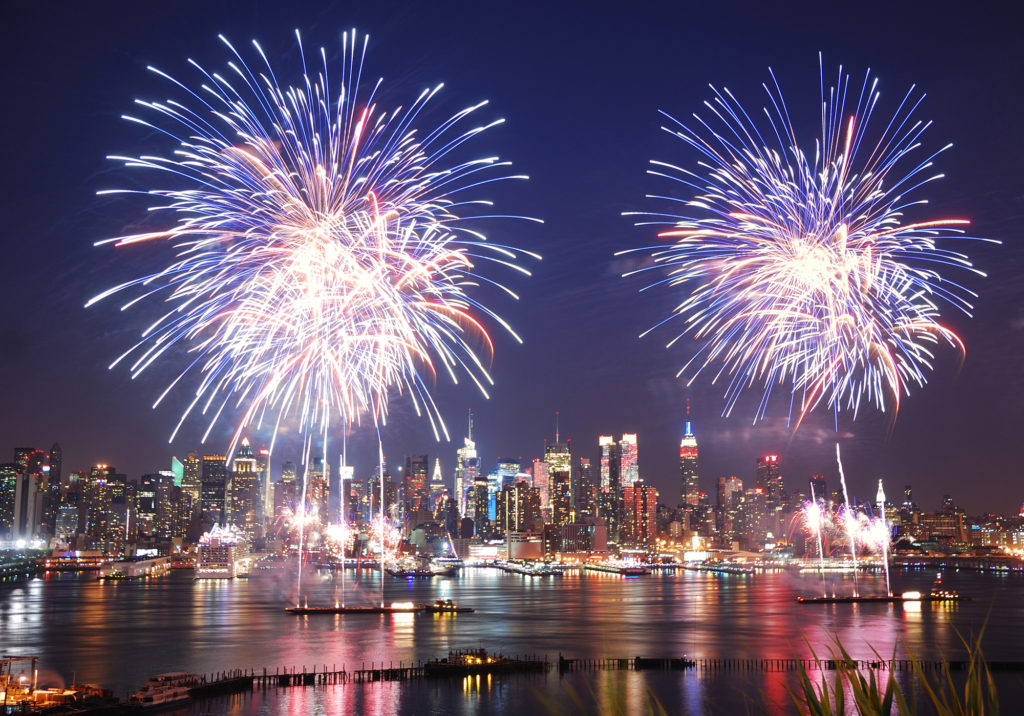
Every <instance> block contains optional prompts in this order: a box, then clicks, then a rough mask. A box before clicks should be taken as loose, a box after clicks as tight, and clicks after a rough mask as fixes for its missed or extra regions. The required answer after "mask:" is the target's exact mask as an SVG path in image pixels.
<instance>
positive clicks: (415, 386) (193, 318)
mask: <svg viewBox="0 0 1024 716" xmlns="http://www.w3.org/2000/svg"><path fill="white" fill-rule="evenodd" d="M296 38H297V39H298V41H299V51H300V52H299V54H300V56H301V58H302V64H303V73H302V74H301V76H299V78H298V82H297V83H295V84H294V85H282V84H278V81H277V78H276V75H275V72H274V70H273V68H272V65H271V62H270V61H269V60H268V59H267V57H266V55H265V54H264V53H263V50H262V49H261V48H260V46H259V45H258V44H256V43H255V42H254V43H253V47H254V49H255V52H256V54H257V56H258V58H259V63H258V64H259V66H257V67H250V66H249V65H247V64H246V62H245V60H244V59H243V56H242V54H241V53H239V52H238V51H237V50H236V49H235V48H234V47H233V46H232V45H231V44H230V43H229V42H228V41H227V40H226V39H224V38H221V39H222V41H223V42H224V44H225V45H226V46H227V48H228V49H229V50H230V52H231V54H232V56H233V59H232V61H231V62H229V63H228V69H227V70H226V72H225V73H223V74H221V73H216V72H209V71H207V70H205V69H203V68H202V67H200V66H199V65H198V64H197V63H195V62H193V61H190V64H191V65H192V66H193V68H194V69H195V70H196V71H197V72H198V73H199V77H200V82H199V87H198V88H197V89H194V90H193V89H190V86H189V85H188V84H186V83H184V82H179V81H178V80H175V79H174V78H172V77H171V76H169V75H167V74H165V73H163V72H161V71H159V70H153V71H154V72H156V73H157V74H158V75H160V76H161V77H163V78H164V79H166V80H168V81H169V82H170V83H172V85H173V86H174V87H175V89H176V90H177V91H178V92H179V94H180V95H181V96H182V98H183V99H168V100H166V101H162V102H159V101H141V100H139V101H137V104H138V105H139V107H140V109H141V110H142V115H141V117H125V118H126V119H128V120H130V121H132V122H135V123H138V124H141V125H144V126H146V127H149V128H152V129H153V130H155V131H156V132H158V133H160V135H163V136H166V137H167V138H169V140H170V142H171V144H172V146H171V148H170V149H169V150H168V151H167V152H166V153H165V154H163V155H162V156H139V157H112V158H113V159H115V160H118V161H121V162H123V163H124V165H125V166H127V167H131V168H133V169H141V170H146V171H149V172H157V173H159V174H161V175H163V176H164V178H165V179H166V180H167V184H168V185H170V186H171V187H174V188H157V189H150V190H145V191H126V190H114V191H112V192H101V193H134V194H142V195H143V196H144V197H145V199H146V200H147V202H148V204H149V207H148V208H149V210H150V211H151V212H152V214H151V215H152V216H153V217H154V218H153V221H154V222H155V223H156V224H157V225H158V228H154V229H153V230H151V231H146V232H144V233H137V234H132V235H127V236H120V237H117V238H113V239H108V240H107V241H102V242H99V243H113V244H115V245H116V246H126V245H131V244H138V243H146V242H155V241H162V242H170V243H171V244H172V245H173V246H174V247H175V250H176V257H175V259H174V260H173V262H171V263H170V264H169V265H167V266H166V267H165V268H163V269H162V270H159V271H157V272H155V273H152V274H148V275H144V276H140V277H138V278H135V279H133V280H131V281H128V282H126V283H123V284H121V285H118V286H115V287H113V288H111V289H109V290H107V291H105V292H103V293H101V294H100V295H98V296H96V297H95V298H93V299H92V300H91V301H90V302H89V305H91V304H92V303H95V302H96V301H99V300H101V299H104V298H107V297H109V296H111V295H114V294H123V293H125V292H128V293H130V294H131V298H129V299H128V300H127V301H126V303H125V304H124V305H123V306H122V310H123V309H125V308H128V307H130V306H132V305H133V304H135V303H137V302H140V301H142V302H145V303H154V302H156V301H162V305H163V306H164V307H165V308H164V309H163V313H162V315H160V316H159V317H158V318H156V320H155V321H153V322H152V324H151V325H149V327H148V328H146V329H145V330H144V331H143V332H142V336H141V339H140V340H139V342H138V343H136V344H135V345H134V346H132V347H131V348H130V349H129V350H128V351H126V352H125V353H124V354H123V355H122V356H121V357H120V358H118V359H117V360H116V361H114V363H113V365H112V366H111V367H113V366H115V365H118V364H119V363H121V362H123V361H125V362H129V363H130V367H131V373H132V377H133V378H134V377H136V376H138V375H139V374H141V373H142V372H143V371H145V370H146V369H147V368H149V367H150V366H152V365H153V364H154V363H157V362H158V361H161V360H163V359H164V358H165V356H166V355H167V354H168V353H170V352H176V353H177V352H180V351H182V350H184V351H186V352H187V354H188V356H189V358H188V361H187V366H186V367H185V368H184V370H182V371H181V372H180V373H179V374H178V375H177V377H176V378H175V379H174V380H173V381H171V383H170V385H169V386H168V387H167V389H166V390H165V391H164V392H163V394H162V395H161V396H160V397H159V399H158V400H157V401H156V405H159V403H160V401H161V400H163V399H164V397H165V396H166V395H167V394H168V393H169V392H171V390H172V389H174V388H175V386H177V385H178V384H179V383H180V382H181V381H182V379H183V378H185V377H186V376H188V377H189V378H190V379H193V380H194V381H195V383H196V387H195V389H194V393H193V396H192V399H191V403H190V405H189V406H188V408H187V409H186V410H185V411H184V413H183V414H182V416H181V419H180V421H179V422H178V425H177V427H176V428H175V430H174V433H177V431H178V429H179V428H180V427H181V425H182V423H183V422H184V421H185V420H186V419H187V418H188V417H189V415H191V414H193V413H197V412H198V413H201V414H202V415H203V416H205V418H204V419H205V421H206V423H207V424H208V427H207V430H206V435H209V432H210V429H212V427H213V426H214V424H215V423H216V421H217V419H218V418H219V416H220V415H221V414H222V413H223V412H225V411H227V412H228V413H238V414H240V416H241V417H240V419H239V420H238V421H237V428H236V434H235V438H234V441H237V440H238V437H239V435H240V433H241V431H242V429H243V428H245V427H247V426H255V427H257V428H259V427H261V426H264V425H269V427H270V428H271V429H272V430H273V433H274V434H275V435H276V434H277V429H278V427H279V426H280V425H281V424H282V423H283V422H284V421H286V420H288V421H292V422H293V424H295V425H297V426H298V430H299V431H300V432H301V433H303V434H307V435H309V434H315V433H317V432H322V433H323V434H326V432H327V430H328V429H329V427H330V426H331V425H332V424H334V425H339V424H340V425H342V426H346V425H349V424H353V423H357V422H359V421H360V419H361V417H362V416H366V415H369V416H371V417H372V420H373V421H374V422H375V423H378V424H379V423H381V422H383V421H384V420H385V419H386V414H387V408H388V399H389V396H390V395H391V394H392V393H394V392H396V391H397V392H400V393H407V394H409V395H410V396H411V397H412V402H413V404H414V407H415V409H416V412H417V413H418V414H420V413H423V412H425V413H426V414H427V415H428V416H429V419H430V422H431V426H432V428H433V429H434V434H435V436H438V437H440V434H442V433H443V434H444V435H445V437H447V431H446V430H445V427H444V423H443V421H442V420H441V419H440V416H439V415H438V412H437V409H436V407H435V405H434V403H433V400H432V398H431V394H430V387H431V386H432V385H433V382H434V380H435V378H436V376H437V373H439V372H444V373H447V374H448V375H449V376H450V377H451V379H452V380H453V381H455V382H457V381H458V378H459V376H460V375H468V376H469V377H470V378H471V379H472V380H473V381H474V382H475V383H476V385H477V386H479V388H480V390H481V391H482V392H483V393H484V395H486V393H487V391H486V386H487V385H489V384H491V383H492V380H491V377H490V375H489V373H488V365H489V361H490V359H491V356H492V349H493V346H492V343H491V340H490V338H489V336H488V333H487V330H486V328H485V323H496V324H498V325H500V326H502V327H503V328H505V329H507V330H508V331H509V332H510V333H511V335H512V336H513V337H515V338H516V340H519V338H518V336H517V335H516V334H515V332H514V331H512V329H511V328H510V327H509V326H508V324H507V323H506V322H505V321H504V320H503V319H502V318H501V317H500V316H498V315H497V314H496V313H495V312H494V311H492V310H491V309H490V308H488V307H487V306H485V305H483V304H482V303H481V302H480V301H479V300H478V299H476V298H474V297H473V296H472V295H471V293H472V291H473V289H475V288H476V287H478V286H479V285H480V284H481V283H487V284H489V285H495V286H498V287H499V288H501V289H502V290H504V291H505V292H506V293H508V294H510V295H512V296H513V297H515V294H514V293H513V292H512V291H511V290H509V289H507V288H505V287H504V286H501V285H500V284H497V283H495V282H494V281H492V280H491V279H488V278H485V277H483V276H482V275H480V273H479V272H478V271H477V269H478V267H479V266H480V265H481V264H482V263H485V264H496V265H501V266H502V267H505V268H510V269H513V270H514V271H518V272H521V273H524V274H527V273H528V272H527V271H526V270H525V269H524V268H522V267H521V266H519V265H518V263H517V261H518V260H519V259H520V258H521V257H522V255H523V254H527V253H528V252H522V251H518V250H515V249H512V248H510V247H507V246H503V245H499V244H495V243H492V242H490V241H488V240H487V239H486V237H485V236H484V235H483V234H481V233H480V232H479V230H478V229H477V228H476V223H477V221H476V220H477V219H481V218H491V217H492V216H493V215H491V214H489V208H488V207H489V202H487V201H484V200H482V199H475V198H473V197H471V196H470V194H472V193H473V192H472V190H474V189H477V188H479V187H480V186H481V185H483V184H487V183H490V182H495V181H500V180H504V179H519V178H525V177H521V176H516V175H511V174H509V173H508V171H507V167H508V163H507V162H502V161H499V160H498V159H497V158H496V157H484V158H480V159H472V160H469V161H462V162H460V161H457V160H455V159H454V157H455V156H457V154H458V153H459V152H460V151H461V150H460V148H461V145H463V144H464V143H465V142H467V141H469V140H471V139H473V138H474V137H476V135H478V134H480V133H481V132H483V131H485V130H486V129H488V128H489V127H492V126H494V125H495V124H499V123H500V122H501V120H498V121H495V122H491V123H489V124H485V125H482V126H475V127H472V128H467V126H466V123H467V122H468V121H470V119H469V118H470V117H471V116H472V115H474V114H475V113H476V112H477V111H478V110H479V109H480V108H481V107H483V106H484V104H486V103H481V104H478V105H475V106H472V107H468V108H466V109H464V110H462V111H460V112H458V113H456V114H455V115H454V116H452V117H450V118H448V119H446V120H444V121H443V122H441V123H440V124H439V125H437V126H431V127H429V128H427V129H426V130H422V129H417V127H416V125H417V123H419V122H421V121H422V117H421V113H422V112H423V110H424V108H425V107H426V105H427V104H428V103H429V102H430V101H431V100H432V99H433V98H434V96H435V95H436V94H437V92H438V91H439V90H440V86H438V87H436V88H433V89H428V90H425V91H424V92H422V93H421V94H420V95H419V96H418V97H416V98H415V100H414V101H413V102H412V103H411V104H410V105H409V106H408V108H402V107H396V108H395V109H393V110H386V109H382V108H381V106H380V105H379V104H378V95H379V94H380V93H381V87H382V83H381V81H377V82H376V84H374V85H373V86H372V89H371V90H370V91H369V92H362V94H361V85H362V84H363V83H362V69H363V58H364V56H365V52H366V46H367V41H368V38H367V37H363V38H358V37H357V35H356V33H355V32H354V31H353V32H351V33H347V34H346V35H345V36H344V46H343V52H342V62H341V66H340V73H339V74H338V75H337V84H332V82H331V81H330V79H329V78H330V75H329V73H328V61H327V57H326V53H325V52H324V50H323V49H321V50H320V52H319V53H318V57H317V58H316V62H317V65H319V66H314V67H312V68H307V64H306V62H307V57H306V54H305V53H304V51H303V48H302V43H301V38H299V36H298V33H296ZM151 69H152V68H151ZM335 87H337V90H335ZM363 95H365V96H363ZM146 117H148V118H146ZM529 255H530V256H534V255H533V254H529ZM536 258H539V257H536ZM156 405H154V407H156ZM205 437H206V436H205V435H204V439H205ZM173 438H174V434H172V435H171V439H172V440H173ZM233 444H234V443H233ZM307 450H308V448H307Z"/></svg>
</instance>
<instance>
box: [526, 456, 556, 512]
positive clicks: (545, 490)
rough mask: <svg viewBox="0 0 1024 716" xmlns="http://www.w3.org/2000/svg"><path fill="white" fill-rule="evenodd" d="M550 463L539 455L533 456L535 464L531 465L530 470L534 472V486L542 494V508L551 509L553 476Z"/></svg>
mask: <svg viewBox="0 0 1024 716" xmlns="http://www.w3.org/2000/svg"><path fill="white" fill-rule="evenodd" d="M549 467H550V466H549V465H548V464H547V462H545V461H544V460H541V459H540V458H539V457H535V458H533V464H532V465H531V466H530V472H531V473H532V474H533V486H534V487H536V488H537V491H538V492H537V494H539V495H540V507H541V510H547V511H550V510H551V478H550V475H549Z"/></svg>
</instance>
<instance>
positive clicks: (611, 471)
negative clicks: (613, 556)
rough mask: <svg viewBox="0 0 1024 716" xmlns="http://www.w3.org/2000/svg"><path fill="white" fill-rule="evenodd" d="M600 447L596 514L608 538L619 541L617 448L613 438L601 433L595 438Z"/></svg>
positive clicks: (619, 506)
mask: <svg viewBox="0 0 1024 716" xmlns="http://www.w3.org/2000/svg"><path fill="white" fill-rule="evenodd" d="M597 445H598V448H599V449H600V458H599V459H600V461H601V462H600V471H601V488H600V491H599V492H598V495H597V514H598V516H599V517H600V518H601V519H602V520H604V524H605V527H606V529H607V534H608V539H609V540H611V541H612V542H618V541H619V537H620V534H619V527H620V524H621V522H622V481H621V479H620V474H619V448H618V445H616V444H615V438H613V437H612V436H611V435H602V436H600V437H599V438H598V439H597Z"/></svg>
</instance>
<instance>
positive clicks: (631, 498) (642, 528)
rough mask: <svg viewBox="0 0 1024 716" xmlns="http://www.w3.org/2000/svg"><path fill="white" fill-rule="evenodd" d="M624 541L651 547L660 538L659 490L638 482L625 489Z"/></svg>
mask: <svg viewBox="0 0 1024 716" xmlns="http://www.w3.org/2000/svg"><path fill="white" fill-rule="evenodd" d="M622 492H623V520H622V528H621V529H622V541H623V542H624V543H625V544H629V545H632V546H634V547H651V546H653V545H654V542H655V539H656V538H657V537H658V489H657V488H656V487H654V486H653V485H646V484H644V481H643V480H637V481H636V482H634V483H633V484H631V485H626V486H625V487H624V488H623V491H622Z"/></svg>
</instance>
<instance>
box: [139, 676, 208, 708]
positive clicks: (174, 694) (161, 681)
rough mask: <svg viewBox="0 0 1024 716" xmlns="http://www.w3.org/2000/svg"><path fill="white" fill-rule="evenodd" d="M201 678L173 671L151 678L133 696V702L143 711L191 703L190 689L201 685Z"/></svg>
mask: <svg viewBox="0 0 1024 716" xmlns="http://www.w3.org/2000/svg"><path fill="white" fill-rule="evenodd" d="M200 680H201V677H199V676H198V675H196V674H189V673H187V672H184V671H172V672H170V673H167V674H157V675H156V676H151V677H149V681H147V682H146V683H145V684H143V685H142V688H141V689H139V690H138V691H136V692H135V694H134V695H132V701H134V702H135V703H137V704H138V705H139V706H141V707H142V708H143V709H156V708H160V707H163V706H170V705H171V704H177V703H183V702H185V701H191V700H192V696H191V694H189V689H193V688H195V687H196V686H198V685H199V683H200Z"/></svg>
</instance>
